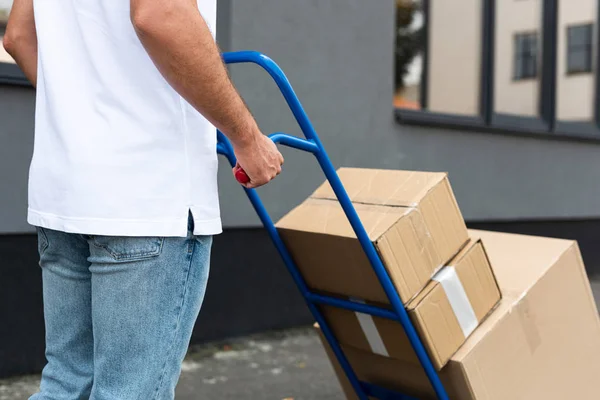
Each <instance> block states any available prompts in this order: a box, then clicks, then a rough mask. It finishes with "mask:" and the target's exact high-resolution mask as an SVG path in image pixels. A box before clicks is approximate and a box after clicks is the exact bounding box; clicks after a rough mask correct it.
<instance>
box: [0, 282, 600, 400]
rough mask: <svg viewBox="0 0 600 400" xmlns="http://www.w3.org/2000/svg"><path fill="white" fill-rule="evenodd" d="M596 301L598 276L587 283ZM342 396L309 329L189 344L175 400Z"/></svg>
mask: <svg viewBox="0 0 600 400" xmlns="http://www.w3.org/2000/svg"><path fill="white" fill-rule="evenodd" d="M592 290H593V291H594V296H595V298H596V302H597V303H598V304H600V277H597V278H596V279H594V280H593V281H592ZM38 385H39V376H26V377H18V378H13V379H9V380H0V400H23V399H27V398H28V397H29V396H30V395H31V394H33V393H35V392H36V390H37V387H38ZM212 399H219V400H233V399H235V400H239V399H244V400H343V399H344V396H343V394H342V392H341V389H340V387H339V384H338V383H337V380H336V378H335V375H334V373H333V370H332V368H331V366H330V364H329V361H328V360H327V357H326V355H325V352H324V350H323V348H322V347H321V344H320V342H319V339H318V337H317V336H316V335H315V332H314V331H313V330H312V328H310V327H306V328H302V329H295V330H289V331H285V332H271V333H265V334H261V335H256V336H251V337H246V338H241V339H236V340H232V341H227V342H220V343H210V344H206V345H202V346H194V347H192V348H191V349H190V352H189V354H188V356H187V357H186V360H185V362H184V364H183V367H182V374H181V379H180V381H179V385H178V386H177V391H176V400H212Z"/></svg>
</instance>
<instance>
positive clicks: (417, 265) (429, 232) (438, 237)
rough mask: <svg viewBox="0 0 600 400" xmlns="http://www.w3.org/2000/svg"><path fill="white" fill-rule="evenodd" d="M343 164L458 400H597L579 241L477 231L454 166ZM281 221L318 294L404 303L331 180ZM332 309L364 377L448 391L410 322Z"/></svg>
mask: <svg viewBox="0 0 600 400" xmlns="http://www.w3.org/2000/svg"><path fill="white" fill-rule="evenodd" d="M338 174H339V176H340V178H341V180H342V182H343V184H344V186H345V187H346V190H347V191H348V194H349V196H350V198H351V200H352V202H353V204H354V207H355V209H356V211H357V213H358V215H359V217H360V219H361V222H362V223H363V225H364V227H365V229H366V231H367V233H368V235H369V238H370V240H371V241H372V242H373V245H374V246H375V249H376V250H377V252H378V254H379V256H380V258H381V260H382V262H383V264H384V266H385V268H386V270H387V272H388V274H389V276H390V278H391V280H392V282H393V284H394V286H395V288H396V290H397V292H398V294H399V296H400V299H401V300H402V302H403V303H404V305H405V307H406V309H407V311H408V313H409V316H410V317H411V319H412V321H413V323H414V325H415V327H416V329H417V331H418V333H419V335H420V336H421V339H422V341H423V344H424V345H425V347H426V349H427V351H428V353H429V355H430V357H431V359H432V361H433V363H434V366H435V367H436V368H437V369H438V370H439V371H440V376H441V378H442V380H443V382H444V384H445V386H446V387H447V389H448V391H449V393H450V396H451V398H452V399H453V400H484V399H485V400H495V399H511V400H512V399H523V400H525V399H527V400H537V399H540V400H541V399H544V400H546V399H557V400H558V399H565V398H573V399H575V398H576V399H583V400H586V399H592V398H597V394H595V393H594V391H593V388H592V387H593V386H594V377H595V376H596V375H597V374H598V373H600V321H599V319H598V314H597V310H596V306H595V304H594V301H593V298H592V296H591V291H590V287H589V282H588V281H587V277H586V275H585V271H584V268H583V264H582V262H581V257H580V255H579V251H578V248H577V246H576V244H574V243H572V242H569V241H560V240H554V239H543V238H542V239H540V238H530V237H522V236H516V235H504V234H494V233H486V232H475V231H472V232H468V231H467V229H466V226H465V223H464V221H463V218H462V216H461V214H460V211H459V209H458V206H457V204H456V200H455V198H454V195H453V193H452V189H451V188H450V184H449V182H448V178H447V176H446V175H445V174H440V173H427V172H407V171H384V170H366V169H341V170H340V171H338ZM277 228H278V229H279V232H280V234H281V236H282V238H283V240H284V242H285V243H286V245H287V246H288V249H289V250H290V252H291V254H292V257H293V258H294V261H295V262H296V264H297V266H298V268H299V270H300V271H301V273H302V275H303V277H304V279H305V281H306V282H307V284H308V286H309V287H310V288H311V289H312V290H314V291H316V292H321V293H324V294H329V295H332V296H338V297H341V298H346V299H350V300H352V301H356V302H361V303H368V304H373V305H377V306H379V307H383V308H390V305H389V301H388V298H387V296H386V295H385V293H384V291H383V289H382V288H381V285H380V284H379V281H378V279H377V277H376V276H375V273H374V272H373V270H372V268H371V265H370V263H369V262H368V260H367V258H366V256H365V255H364V252H363V250H362V248H361V246H360V244H359V242H358V240H357V239H356V235H355V234H354V231H353V230H352V228H351V226H350V224H349V222H348V220H347V218H346V216H345V214H344V212H343V210H342V209H341V207H340V205H339V203H338V202H337V201H336V197H335V195H334V193H333V191H332V189H331V187H330V186H329V185H328V184H327V183H325V184H323V185H322V186H321V187H320V188H319V189H317V190H316V191H315V192H314V193H313V194H312V195H311V196H310V197H309V198H308V199H307V200H306V201H305V202H304V203H302V204H301V205H300V206H298V207H297V208H295V209H294V210H292V211H291V212H290V213H289V214H288V215H286V216H285V217H284V218H283V219H282V220H281V221H279V222H278V224H277ZM501 293H502V296H501ZM501 297H503V299H502V300H501V301H500V299H501ZM492 310H493V311H492ZM322 311H323V314H324V316H325V319H326V321H327V322H328V324H329V326H330V327H331V328H332V330H333V333H334V335H335V336H336V339H337V340H338V341H339V342H340V344H341V345H342V349H343V351H344V353H345V354H346V356H347V357H348V359H349V361H350V363H351V365H352V366H353V368H354V369H355V371H356V373H357V375H358V377H359V379H361V380H363V381H366V382H370V383H373V384H377V385H381V386H383V387H387V388H389V389H394V390H398V391H401V392H403V393H405V394H410V395H413V396H417V397H418V398H420V399H429V398H435V396H434V395H433V390H432V388H431V386H430V384H429V382H428V380H427V378H426V376H425V374H424V371H423V369H422V368H421V366H420V365H419V363H418V361H417V358H416V355H415V354H414V352H413V350H412V348H411V346H410V345H409V343H408V339H407V338H406V336H405V334H404V331H403V329H402V327H401V326H400V325H399V324H398V323H397V322H394V321H390V320H386V319H383V318H378V317H372V316H370V315H365V314H361V313H354V312H351V311H347V310H343V309H339V308H333V307H326V306H324V307H322ZM490 313H491V314H490ZM325 347H326V349H327V350H328V351H329V353H330V349H328V348H327V345H326V343H325ZM330 355H331V354H330ZM332 363H333V364H334V367H335V368H336V372H338V376H339V378H340V382H342V386H343V387H344V389H345V392H346V395H347V397H348V398H349V399H355V398H356V397H355V395H354V394H353V392H352V389H351V388H350V387H349V385H348V382H347V381H346V380H345V377H344V375H343V373H342V372H341V370H340V368H339V365H337V364H336V360H335V359H334V358H332Z"/></svg>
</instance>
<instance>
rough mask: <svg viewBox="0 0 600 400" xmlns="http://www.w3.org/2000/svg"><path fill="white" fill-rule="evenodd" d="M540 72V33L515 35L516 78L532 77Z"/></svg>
mask: <svg viewBox="0 0 600 400" xmlns="http://www.w3.org/2000/svg"><path fill="white" fill-rule="evenodd" d="M537 74H538V35H537V33H520V34H517V35H516V36H515V65H514V79H515V80H521V79H532V78H536V77H537Z"/></svg>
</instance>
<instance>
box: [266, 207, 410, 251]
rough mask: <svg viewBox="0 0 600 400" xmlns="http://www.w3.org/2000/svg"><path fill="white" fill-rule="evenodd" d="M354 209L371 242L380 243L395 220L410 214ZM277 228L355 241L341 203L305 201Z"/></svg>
mask: <svg viewBox="0 0 600 400" xmlns="http://www.w3.org/2000/svg"><path fill="white" fill-rule="evenodd" d="M354 209H355V210H356V212H357V213H358V216H359V217H360V220H361V222H362V224H363V226H364V227H365V230H366V231H367V233H368V234H369V238H370V239H371V241H375V240H377V239H378V238H379V237H380V236H381V235H382V234H383V233H385V232H386V231H387V230H388V229H389V228H390V227H392V226H393V225H394V224H395V223H396V221H398V220H399V219H400V218H402V217H403V216H404V215H407V214H409V213H410V212H411V210H410V209H406V208H404V209H403V208H398V207H386V206H376V205H367V204H355V205H354ZM276 227H277V229H285V230H294V231H300V232H311V233H320V234H325V235H334V236H341V237H347V238H356V234H355V233H354V230H353V229H352V226H351V225H350V221H348V218H347V217H346V214H345V213H344V210H343V209H342V207H341V206H340V204H339V203H338V202H337V201H330V200H323V199H308V200H306V201H305V202H304V203H302V204H300V205H299V206H298V207H296V208H295V209H293V210H292V211H290V212H289V213H288V214H287V215H286V216H285V217H283V218H282V219H281V220H279V222H277V224H276Z"/></svg>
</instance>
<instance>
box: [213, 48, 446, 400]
mask: <svg viewBox="0 0 600 400" xmlns="http://www.w3.org/2000/svg"><path fill="white" fill-rule="evenodd" d="M223 59H224V61H225V63H226V64H238V63H254V64H257V65H258V66H260V67H262V68H263V69H264V70H265V71H267V72H268V73H269V75H270V76H271V78H272V79H273V80H274V81H275V83H276V84H277V86H278V88H279V90H280V91H281V93H282V95H283V97H284V98H285V100H286V102H287V105H288V106H289V108H290V110H291V111H292V113H293V115H294V117H295V118H296V121H297V122H298V124H299V125H300V128H301V130H302V133H303V134H304V136H305V139H301V138H298V137H295V136H291V135H288V134H285V133H274V134H272V135H269V137H270V138H271V140H273V142H275V143H276V144H282V145H285V146H289V147H293V148H296V149H299V150H302V151H307V152H309V153H312V154H313V155H314V156H315V157H316V159H317V161H318V162H319V165H320V166H321V168H322V170H323V172H324V173H325V176H326V177H327V180H328V181H329V183H330V184H331V187H332V188H333V191H334V192H335V194H336V196H337V198H338V201H339V202H340V204H341V206H342V208H343V210H344V212H345V213H346V216H347V217H348V220H349V221H350V224H351V225H352V228H353V229H354V232H355V233H356V237H357V238H358V240H359V241H360V244H361V246H362V248H363V250H364V252H365V253H366V255H367V257H368V259H369V261H370V262H371V265H372V267H373V269H374V270H375V273H376V274H377V277H378V278H379V282H380V283H381V286H382V287H383V289H384V290H385V293H386V295H387V297H388V299H389V301H390V304H391V305H392V308H393V311H390V310H386V309H383V308H379V307H374V306H371V305H367V304H359V303H355V302H352V301H349V300H342V299H338V298H334V297H329V296H323V295H320V294H317V293H313V292H312V291H311V290H310V289H309V288H308V287H307V286H306V283H305V282H304V279H303V278H302V276H301V275H300V272H299V271H298V269H297V267H296V265H295V264H294V261H293V260H292V257H291V256H290V253H289V252H288V250H287V248H286V246H285V244H284V243H283V241H282V240H281V237H280V236H279V234H278V232H277V229H276V228H275V225H274V224H273V221H272V220H271V217H270V216H269V214H268V213H267V210H266V209H265V206H264V205H263V203H262V201H261V200H260V197H259V196H258V194H257V192H256V191H255V190H254V189H246V188H244V191H245V192H246V195H247V196H248V199H249V200H250V202H251V203H252V206H253V207H254V210H255V211H256V212H257V214H258V216H259V218H260V220H261V222H262V223H263V225H264V227H265V229H266V230H267V232H268V234H269V236H270V237H271V239H272V240H273V243H274V244H275V247H276V248H277V251H278V252H279V254H280V255H281V257H282V258H283V261H284V263H285V265H286V267H287V269H288V270H289V272H290V274H291V275H292V277H293V279H294V281H295V282H296V285H297V286H298V288H299V289H300V293H302V295H303V296H304V299H305V300H306V303H307V304H308V308H309V309H310V311H311V312H312V314H313V316H314V318H315V320H316V321H317V323H318V324H319V325H320V327H321V330H322V332H323V334H324V336H325V338H326V339H327V341H328V342H329V345H330V346H331V349H332V350H333V353H334V354H335V356H336V357H337V359H338V361H339V363H340V365H341V366H342V368H343V370H344V372H345V374H346V376H347V377H348V380H349V381H350V383H351V384H352V387H353V389H354V390H355V391H356V395H357V396H358V398H359V399H360V400H368V398H369V397H371V398H377V399H380V400H417V399H415V398H414V397H410V396H407V395H404V394H400V393H396V392H393V391H390V390H388V389H385V388H382V387H379V386H375V385H372V384H370V383H367V382H361V381H359V380H358V378H357V376H356V374H355V373H354V371H353V370H352V367H351V366H350V364H349V362H348V360H347V359H346V357H345V355H344V353H343V351H342V349H341V347H340V345H339V343H338V341H337V340H336V338H335V337H334V335H333V333H332V331H331V329H330V328H329V326H328V325H327V322H326V321H325V319H324V318H323V315H322V314H321V311H320V310H319V307H318V305H320V304H325V305H329V306H334V307H340V308H344V309H347V310H351V311H355V312H361V313H366V314H370V315H375V316H378V317H383V318H387V319H391V320H394V321H398V322H400V324H402V326H403V328H404V331H405V332H406V335H407V336H408V339H409V340H410V343H411V345H412V347H413V348H414V350H415V353H416V354H417V357H418V358H419V361H420V363H421V365H422V366H423V368H424V369H425V372H426V374H427V377H428V378H429V381H430V382H431V385H432V386H433V389H434V391H435V393H436V395H437V398H438V399H439V400H449V397H448V395H447V393H446V390H445V389H444V386H443V385H442V382H441V381H440V378H439V376H438V374H437V372H436V370H435V368H434V367H433V364H432V362H431V359H430V358H429V356H428V354H427V352H426V350H425V348H424V347H423V343H422V342H421V340H420V338H419V336H418V334H417V332H416V330H415V327H414V326H413V324H412V322H411V321H410V318H409V317H408V314H407V312H406V309H405V308H404V305H403V304H402V301H401V300H400V297H399V296H398V293H397V291H396V289H395V287H394V285H393V283H392V281H391V279H390V277H389V275H388V273H387V271H386V269H385V267H384V266H383V264H382V262H381V259H380V258H379V256H378V254H377V252H376V250H375V247H374V246H373V244H372V243H371V241H370V240H369V236H368V235H367V232H366V231H365V228H364V227H363V225H362V223H361V222H360V219H359V217H358V214H357V213H356V211H355V210H354V206H353V205H352V203H351V201H350V198H349V197H348V194H347V193H346V190H345V189H344V186H343V185H342V182H341V181H340V179H339V177H338V175H337V173H336V171H335V169H334V167H333V164H332V163H331V161H330V159H329V157H328V156H327V153H326V152H325V148H324V147H323V145H322V144H321V141H320V140H319V137H318V136H317V133H316V132H315V129H314V128H313V126H312V124H311V122H310V120H309V119H308V116H307V115H306V112H305V111H304V109H303V107H302V105H301V104H300V101H299V100H298V97H297V96H296V94H295V93H294V90H293V89H292V86H291V85H290V82H289V81H288V79H287V77H286V76H285V74H284V73H283V71H282V70H281V68H279V66H278V65H277V64H276V63H275V62H274V61H273V60H271V59H270V58H268V57H267V56H265V55H263V54H261V53H258V52H254V51H239V52H230V53H224V54H223ZM217 135H218V143H217V152H218V153H219V154H222V155H224V156H225V157H227V160H228V161H229V163H230V164H231V166H232V167H234V166H235V165H236V159H235V155H234V153H233V147H232V146H231V143H230V142H229V141H228V139H227V138H226V137H225V135H223V134H222V133H221V132H217ZM238 179H239V178H238Z"/></svg>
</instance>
